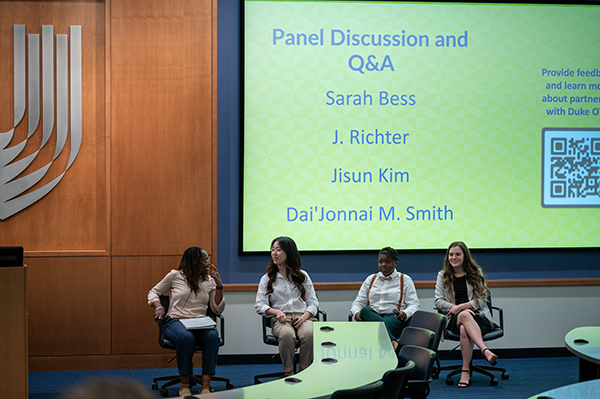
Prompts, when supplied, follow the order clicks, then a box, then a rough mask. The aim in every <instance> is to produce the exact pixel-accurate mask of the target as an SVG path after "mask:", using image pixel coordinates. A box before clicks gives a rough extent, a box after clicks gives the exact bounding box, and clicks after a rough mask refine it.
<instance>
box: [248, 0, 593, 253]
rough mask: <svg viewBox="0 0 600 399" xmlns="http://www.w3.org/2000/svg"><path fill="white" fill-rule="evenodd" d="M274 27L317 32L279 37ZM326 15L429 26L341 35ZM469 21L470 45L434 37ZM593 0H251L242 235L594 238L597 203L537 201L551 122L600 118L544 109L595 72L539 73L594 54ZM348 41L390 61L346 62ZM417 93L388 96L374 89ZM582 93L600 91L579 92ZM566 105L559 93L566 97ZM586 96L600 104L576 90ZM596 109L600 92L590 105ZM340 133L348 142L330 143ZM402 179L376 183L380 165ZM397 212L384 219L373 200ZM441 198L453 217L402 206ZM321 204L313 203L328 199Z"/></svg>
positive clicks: (345, 240) (507, 240)
mask: <svg viewBox="0 0 600 399" xmlns="http://www.w3.org/2000/svg"><path fill="white" fill-rule="evenodd" d="M273 29H283V30H284V31H285V33H286V34H288V33H289V34H293V35H296V34H298V33H306V34H312V33H316V34H319V32H320V29H323V31H324V44H323V45H322V46H321V45H317V46H311V45H286V44H285V43H284V41H283V40H280V41H279V42H278V43H277V45H273ZM332 29H339V30H343V31H346V30H348V29H349V30H351V32H352V33H358V34H361V35H362V34H364V33H383V34H400V33H401V32H402V31H405V32H406V34H407V35H409V34H414V35H427V36H428V37H429V38H430V43H429V46H428V47H410V46H404V47H402V46H400V47H392V46H389V47H375V46H347V45H340V46H332V45H331V44H330V34H329V32H330V31H331V30H332ZM465 31H467V32H468V46H467V47H458V46H457V47H436V46H435V45H433V42H434V38H435V36H437V35H443V36H444V37H445V36H446V35H453V36H455V37H459V36H461V35H464V34H465ZM598 43H600V8H597V7H596V8H594V7H585V6H572V7H571V6H562V7H557V6H542V5H498V4H496V5H485V4H478V5H474V4H469V5H466V4H462V5H461V4H448V3H446V4H444V3H439V4H436V3H429V4H419V5H417V4H412V3H390V2H383V3H370V4H365V3H363V2H299V1H247V2H246V3H245V44H244V57H245V58H244V90H245V93H244V146H243V151H244V154H243V155H244V159H243V162H244V163H243V168H244V171H243V191H244V193H243V206H242V217H243V238H244V243H243V249H244V250H245V251H251V252H252V251H264V250H267V249H268V243H270V242H271V240H272V238H273V237H275V236H278V235H288V236H291V237H293V238H294V240H296V242H298V243H299V245H300V246H301V249H302V250H366V249H377V248H381V247H383V246H386V245H392V246H394V247H396V248H407V249H425V248H445V247H446V246H447V244H448V243H449V242H451V241H454V240H463V241H465V242H467V243H468V245H469V246H470V247H472V248H521V247H523V248H527V247H597V246H599V245H600V211H599V209H598V208H567V209H565V208H543V207H542V206H541V198H540V190H541V151H542V149H541V132H542V129H543V128H544V127H571V128H573V127H598V126H599V123H598V117H593V116H590V117H568V116H548V115H547V112H546V110H547V109H549V108H552V106H555V105H556V104H552V105H549V104H546V103H544V102H542V97H543V96H544V95H546V94H552V95H563V94H568V95H571V94H573V93H571V92H570V91H567V90H562V91H561V90H548V89H547V88H546V84H548V83H557V82H560V81H561V80H562V81H569V82H573V83H588V84H589V83H600V80H599V79H600V78H598V77H595V78H569V79H565V78H558V77H547V76H545V77H544V76H542V73H541V71H542V69H543V68H547V69H556V70H560V69H561V68H571V69H574V70H577V69H578V68H581V69H584V70H592V69H594V68H598V66H599V65H598V59H599V58H600V51H599V47H598ZM353 55H360V56H362V57H364V58H366V57H367V56H369V55H373V56H375V57H376V60H377V61H379V62H381V61H383V59H384V58H385V57H386V56H388V57H389V60H390V61H391V63H392V65H393V68H394V70H393V71H392V70H391V68H386V69H384V70H382V71H366V70H365V73H364V74H361V73H359V72H356V71H353V70H351V68H349V66H348V60H349V58H350V57H351V56H353ZM330 90H332V91H333V92H334V93H335V94H362V93H364V92H367V93H369V94H371V95H372V98H373V105H353V104H350V105H326V101H327V97H326V95H325V93H326V92H327V91H330ZM380 91H386V92H388V93H390V94H397V95H403V94H406V95H414V96H415V99H416V104H415V105H413V106H410V105H406V106H401V105H397V106H392V105H379V101H378V100H379V97H378V93H379V92H380ZM579 94H580V95H582V94H585V95H595V96H598V92H597V91H595V92H589V90H588V92H584V93H579ZM563 105H564V104H563ZM578 106H583V107H584V108H586V107H587V108H590V109H591V107H593V106H594V105H593V104H578ZM595 106H596V107H598V106H599V105H598V104H595ZM350 129H357V130H361V129H364V130H365V132H373V131H374V130H375V129H378V130H379V131H383V132H385V131H390V132H397V133H408V134H409V136H408V139H407V142H406V144H398V145H394V144H392V145H389V144H372V145H368V144H349V139H348V137H347V136H348V132H349V131H350ZM336 130H337V131H338V132H339V135H340V138H342V139H343V140H345V141H344V144H343V145H340V144H332V141H333V139H334V131H336ZM336 168H342V169H343V170H344V171H371V172H372V174H373V182H372V183H352V184H350V183H348V184H342V183H331V180H332V176H333V170H334V169H336ZM379 168H392V169H393V170H394V171H406V172H408V174H409V181H408V182H402V183H396V184H391V183H379V182H378V181H377V176H378V173H377V170H378V169H379ZM311 206H312V207H324V208H325V209H326V210H327V209H333V210H346V211H348V210H351V209H354V210H358V211H360V210H369V209H372V214H373V218H372V220H366V221H360V220H359V221H342V220H336V221H322V222H319V221H316V218H317V215H316V214H315V215H314V217H313V221H312V222H300V221H297V220H296V221H293V222H288V221H287V220H286V216H287V208H288V207H295V208H297V209H298V210H306V211H308V210H309V207H311ZM380 206H382V207H384V208H386V209H388V208H389V207H390V206H394V207H395V208H396V219H397V220H393V221H391V220H379V207H380ZM408 206H413V207H415V208H418V209H424V210H431V209H433V207H442V208H443V207H444V206H447V207H448V208H449V209H451V210H452V212H453V218H452V220H449V219H447V220H412V221H410V220H406V216H407V214H406V213H405V212H404V209H406V207H408ZM319 209H320V208H319Z"/></svg>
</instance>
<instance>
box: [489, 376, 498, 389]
mask: <svg viewBox="0 0 600 399" xmlns="http://www.w3.org/2000/svg"><path fill="white" fill-rule="evenodd" d="M490 385H491V386H493V387H495V386H496V385H498V379H496V378H492V379H491V380H490Z"/></svg>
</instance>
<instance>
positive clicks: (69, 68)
mask: <svg viewBox="0 0 600 399" xmlns="http://www.w3.org/2000/svg"><path fill="white" fill-rule="evenodd" d="M13 33H14V55H13V57H14V119H13V128H12V129H10V130H9V131H7V132H0V220H5V219H7V218H8V217H10V216H12V215H14V214H16V213H18V212H20V211H22V210H23V209H25V208H27V207H28V206H30V205H32V204H33V203H35V202H36V201H38V200H40V199H41V198H43V197H44V196H45V195H46V194H48V193H49V192H50V190H52V189H53V188H54V187H56V185H57V184H58V183H59V182H60V181H61V180H62V178H63V177H64V175H65V173H66V172H67V170H68V169H69V168H70V167H71V165H73V162H74V161H75V158H76V157H77V154H78V153H79V149H80V147H81V141H82V134H83V132H82V130H83V127H82V119H83V118H82V68H81V58H82V57H81V26H70V27H69V34H68V35H64V34H60V35H58V34H57V35H56V64H55V61H54V55H55V51H54V37H55V36H54V27H53V26H52V25H43V26H42V43H41V44H42V47H41V86H40V35H39V34H29V35H26V30H25V25H14V27H13ZM26 36H27V46H26V43H25V41H26V40H25V39H26ZM26 52H27V57H26ZM26 58H27V67H26V66H25V64H26ZM55 65H56V76H55V74H54V66H55ZM26 74H27V79H28V80H27V85H26ZM55 78H56V94H55V88H54V81H55ZM26 88H27V95H26V93H25V92H26ZM69 90H70V93H69ZM40 92H41V96H40ZM69 94H70V114H71V115H70V116H71V117H70V134H71V136H70V143H71V146H70V153H69V161H68V163H67V165H66V167H65V168H64V171H62V173H60V174H59V175H58V177H56V178H54V179H53V180H52V181H50V182H48V183H46V184H44V185H42V186H41V187H38V188H35V189H34V190H31V191H29V192H27V191H28V190H30V189H31V188H32V187H34V186H35V185H36V184H37V183H38V182H40V181H41V180H42V178H43V177H44V176H45V175H46V173H47V172H48V170H49V169H50V166H51V165H52V163H53V162H54V161H55V160H56V159H57V158H58V156H59V155H60V154H61V153H62V151H63V150H64V149H65V144H66V142H67V138H68V135H69ZM55 98H56V130H55V131H56V148H55V151H54V157H53V158H52V161H50V162H49V163H48V164H46V165H44V166H43V167H41V168H39V169H37V170H36V171H34V172H32V173H29V174H27V175H24V176H20V175H21V173H22V172H23V171H24V170H25V169H26V168H27V167H28V166H29V165H31V163H32V162H33V161H34V159H35V158H36V156H37V155H38V154H39V153H40V151H41V149H42V148H43V147H44V146H45V145H46V144H47V143H48V140H49V139H50V137H51V135H52V132H53V130H54V124H55V120H54V119H55V118H54V117H55V100H54V99H55ZM26 100H27V110H28V112H27V114H28V118H27V122H28V124H27V138H26V139H25V140H23V141H21V142H20V143H17V144H14V145H12V146H10V147H9V144H10V143H11V140H12V139H13V136H14V132H15V128H16V127H17V126H18V125H19V124H20V123H22V121H23V117H24V115H25V101H26ZM40 104H41V105H42V107H41V111H42V112H41V113H42V121H41V123H42V126H41V133H42V140H41V145H40V148H39V149H37V151H35V152H33V153H32V154H30V155H28V156H26V157H22V158H21V159H18V160H16V161H15V159H16V158H17V157H18V156H19V155H20V154H21V153H22V151H23V150H24V148H25V145H26V144H27V141H28V140H29V139H30V138H31V137H32V136H33V134H34V133H35V132H36V131H37V130H38V125H39V123H40ZM13 161H14V162H13ZM26 192H27V193H26ZM24 193H25V194H24Z"/></svg>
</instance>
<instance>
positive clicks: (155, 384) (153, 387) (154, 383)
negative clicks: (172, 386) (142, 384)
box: [152, 381, 158, 391]
mask: <svg viewBox="0 0 600 399" xmlns="http://www.w3.org/2000/svg"><path fill="white" fill-rule="evenodd" d="M152 389H154V390H155V391H156V390H157V389H158V382H156V381H155V382H153V383H152Z"/></svg>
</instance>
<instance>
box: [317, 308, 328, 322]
mask: <svg viewBox="0 0 600 399" xmlns="http://www.w3.org/2000/svg"><path fill="white" fill-rule="evenodd" d="M319 314H321V315H323V321H327V312H325V311H324V310H321V309H319V311H318V312H317V320H321V317H319Z"/></svg>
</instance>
